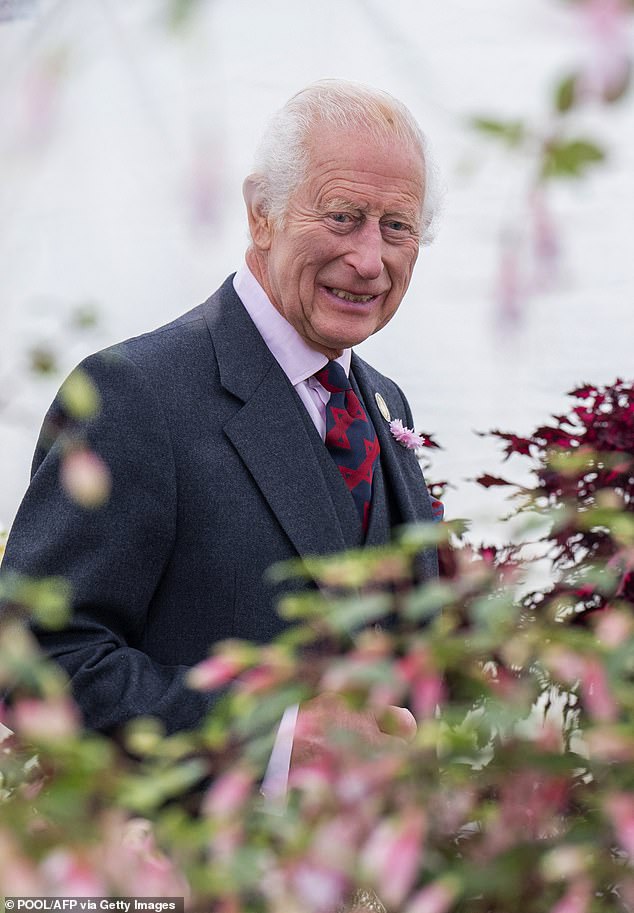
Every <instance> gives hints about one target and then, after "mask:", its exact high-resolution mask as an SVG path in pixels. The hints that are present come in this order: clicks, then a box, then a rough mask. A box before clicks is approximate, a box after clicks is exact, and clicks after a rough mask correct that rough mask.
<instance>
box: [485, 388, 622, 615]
mask: <svg viewBox="0 0 634 913" xmlns="http://www.w3.org/2000/svg"><path fill="white" fill-rule="evenodd" d="M569 395H570V396H571V397H573V398H574V400H576V402H574V404H573V405H572V406H571V409H570V412H569V413H568V414H566V415H553V416H552V419H553V421H552V423H551V424H547V425H542V426H541V427H539V428H537V429H536V430H535V431H534V432H533V434H532V435H530V436H528V437H520V436H519V435H516V434H512V433H508V432H501V431H493V432H491V434H492V436H493V437H496V438H499V439H500V440H502V441H504V442H505V447H504V452H505V454H506V458H507V459H508V457H510V456H511V455H512V454H519V455H520V456H530V457H531V458H532V459H533V460H534V461H535V464H536V465H535V468H534V469H533V475H534V478H535V485H534V486H533V487H532V488H530V489H524V490H523V491H524V493H529V494H530V495H531V499H532V503H531V505H530V506H531V507H532V508H537V509H540V510H545V511H550V512H552V513H553V514H554V515H559V517H560V519H559V522H557V523H555V524H554V526H553V531H552V532H551V533H550V535H549V536H547V537H546V538H545V540H543V541H546V542H548V543H550V544H551V546H552V548H551V551H550V556H551V558H552V560H553V565H554V568H555V569H556V570H557V571H558V573H559V575H560V578H559V580H558V582H557V584H556V585H555V586H554V587H553V588H552V590H551V591H550V592H549V593H547V594H545V595H544V594H532V595H531V596H529V597H527V601H526V604H527V606H529V607H531V608H533V609H537V608H538V607H539V608H540V609H541V608H544V607H545V606H548V605H550V604H551V603H553V601H554V600H557V599H561V597H562V596H564V595H565V596H567V597H568V598H569V599H570V601H572V602H573V603H575V604H576V610H577V612H583V611H585V612H588V611H593V610H597V609H600V608H602V607H604V606H605V605H606V604H607V603H608V602H609V601H610V600H611V599H614V598H617V599H620V600H625V601H627V602H630V603H632V604H633V605H634V567H633V566H632V565H633V560H632V556H631V554H628V552H627V550H626V549H624V547H623V546H622V544H619V543H618V542H617V541H615V538H614V536H613V534H612V523H613V521H614V520H615V518H616V517H617V516H618V514H619V513H623V512H626V513H629V512H632V511H634V383H631V382H630V383H626V382H625V381H623V380H621V379H617V380H616V382H615V383H614V384H611V385H609V386H605V387H600V386H595V385H593V384H583V385H582V386H580V387H578V388H577V389H576V390H572V391H571V392H570V394H569ZM478 481H479V483H480V484H481V485H484V486H485V487H490V486H491V485H501V484H508V483H505V482H504V480H498V479H497V478H496V477H495V476H489V475H484V476H481V477H480V478H479V479H478ZM596 564H601V565H605V564H607V565H608V568H610V569H611V571H612V572H614V578H615V579H616V583H615V584H613V585H611V584H610V583H609V581H608V583H607V584H606V585H605V586H603V587H600V586H598V585H595V584H588V583H587V582H586V581H585V580H584V570H585V569H586V568H587V567H588V566H590V565H596Z"/></svg>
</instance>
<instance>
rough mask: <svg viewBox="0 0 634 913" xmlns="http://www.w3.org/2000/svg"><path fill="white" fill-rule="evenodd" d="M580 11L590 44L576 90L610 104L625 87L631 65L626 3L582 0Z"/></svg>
mask: <svg viewBox="0 0 634 913" xmlns="http://www.w3.org/2000/svg"><path fill="white" fill-rule="evenodd" d="M579 7H580V12H581V15H582V16H583V18H584V21H585V25H586V28H587V30H588V34H589V36H590V40H591V41H592V44H593V56H592V59H591V60H590V61H589V63H588V64H587V65H586V67H585V69H584V71H583V73H582V77H581V84H580V86H579V89H580V92H581V94H582V95H583V96H585V97H589V98H600V99H603V100H609V99H610V98H612V97H614V96H615V95H618V94H619V92H620V91H621V90H622V89H623V87H624V86H625V83H626V80H627V78H628V72H629V68H630V65H631V61H630V57H629V33H628V26H629V23H628V7H627V4H626V2H625V0H585V2H584V3H581V4H580V5H579Z"/></svg>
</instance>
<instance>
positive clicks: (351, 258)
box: [345, 219, 383, 279]
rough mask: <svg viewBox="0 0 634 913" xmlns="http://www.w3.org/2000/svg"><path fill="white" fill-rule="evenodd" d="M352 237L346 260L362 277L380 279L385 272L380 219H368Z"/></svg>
mask: <svg viewBox="0 0 634 913" xmlns="http://www.w3.org/2000/svg"><path fill="white" fill-rule="evenodd" d="M349 238H350V242H351V243H350V249H349V250H348V253H347V254H346V257H345V260H346V263H348V264H349V265H350V266H352V267H354V269H355V270H356V272H357V274H358V275H359V276H360V277H361V278H362V279H378V278H379V276H380V275H381V273H382V272H383V236H382V235H381V226H380V224H379V222H378V221H375V220H371V219H366V220H365V221H364V222H363V224H362V225H360V226H359V227H358V228H357V230H356V231H354V232H353V233H352V234H351V235H349Z"/></svg>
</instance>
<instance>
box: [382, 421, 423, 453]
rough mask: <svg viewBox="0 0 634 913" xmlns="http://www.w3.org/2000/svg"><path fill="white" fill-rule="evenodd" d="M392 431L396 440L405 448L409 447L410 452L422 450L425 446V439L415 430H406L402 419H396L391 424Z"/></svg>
mask: <svg viewBox="0 0 634 913" xmlns="http://www.w3.org/2000/svg"><path fill="white" fill-rule="evenodd" d="M390 431H391V432H392V436H393V437H394V440H396V441H398V442H399V444H401V445H402V446H403V447H407V449H408V450H422V448H423V447H424V446H425V439H424V437H423V436H422V435H420V434H416V432H415V431H414V429H413V428H406V427H405V426H404V425H403V422H402V421H401V419H400V418H395V419H393V420H392V421H391V422H390Z"/></svg>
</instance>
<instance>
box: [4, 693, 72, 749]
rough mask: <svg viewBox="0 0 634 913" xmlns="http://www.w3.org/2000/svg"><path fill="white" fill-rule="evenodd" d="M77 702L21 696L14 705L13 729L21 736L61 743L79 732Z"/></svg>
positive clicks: (60, 698)
mask: <svg viewBox="0 0 634 913" xmlns="http://www.w3.org/2000/svg"><path fill="white" fill-rule="evenodd" d="M79 726H80V718H79V711H78V709H77V706H76V704H74V703H73V701H72V700H71V699H70V698H68V697H56V698H49V699H48V700H38V699H37V698H23V699H22V700H19V701H16V703H15V706H14V707H13V728H14V729H15V731H16V732H17V733H18V735H19V736H20V738H22V739H25V740H26V741H33V742H35V743H36V744H40V743H42V742H61V741H64V740H65V739H67V738H69V736H73V735H75V734H76V733H77V732H78V731H79Z"/></svg>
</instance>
